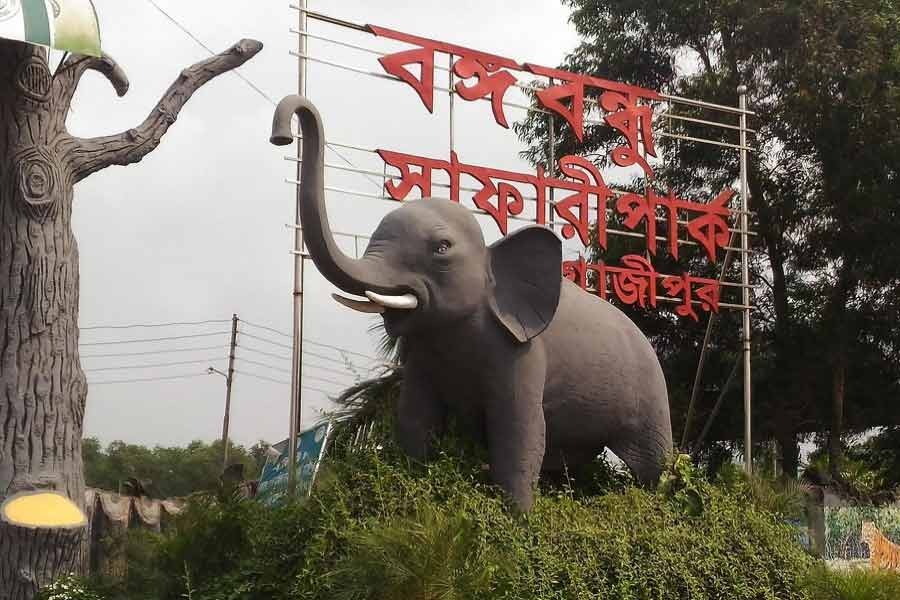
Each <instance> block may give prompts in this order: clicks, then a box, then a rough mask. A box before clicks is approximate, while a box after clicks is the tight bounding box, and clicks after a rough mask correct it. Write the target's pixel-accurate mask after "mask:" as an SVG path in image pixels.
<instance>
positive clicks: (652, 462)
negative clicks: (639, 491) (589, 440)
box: [609, 436, 670, 488]
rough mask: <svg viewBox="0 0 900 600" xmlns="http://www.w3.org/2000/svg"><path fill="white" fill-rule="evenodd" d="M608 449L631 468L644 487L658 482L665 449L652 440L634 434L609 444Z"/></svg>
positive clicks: (664, 460) (651, 486)
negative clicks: (620, 441) (627, 438)
mask: <svg viewBox="0 0 900 600" xmlns="http://www.w3.org/2000/svg"><path fill="white" fill-rule="evenodd" d="M609 449H610V450H612V451H613V452H614V453H615V454H616V456H618V457H619V458H620V459H622V462H624V463H625V465H626V466H627V467H628V468H629V469H630V470H631V472H632V473H633V474H634V477H635V479H637V481H638V483H639V484H640V485H641V486H642V487H645V488H655V487H656V485H657V484H658V483H659V476H660V475H661V474H662V471H663V467H664V466H665V462H666V452H667V451H670V450H666V449H665V448H664V447H663V446H662V445H661V444H656V443H654V442H653V441H652V440H647V439H643V438H641V437H640V436H634V437H632V439H631V440H629V441H627V442H624V443H616V444H611V445H610V446H609Z"/></svg>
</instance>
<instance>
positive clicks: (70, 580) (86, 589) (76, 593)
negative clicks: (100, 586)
mask: <svg viewBox="0 0 900 600" xmlns="http://www.w3.org/2000/svg"><path fill="white" fill-rule="evenodd" d="M35 600H103V599H102V598H101V596H100V595H99V594H97V592H95V591H94V590H93V589H92V587H91V585H90V584H89V583H88V582H86V581H85V580H84V579H82V578H80V577H76V576H74V575H68V576H65V577H61V578H59V579H57V580H56V581H54V582H53V583H51V584H50V585H48V586H45V587H44V588H43V589H42V590H41V591H40V592H38V594H37V596H35Z"/></svg>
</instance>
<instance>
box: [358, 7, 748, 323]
mask: <svg viewBox="0 0 900 600" xmlns="http://www.w3.org/2000/svg"><path fill="white" fill-rule="evenodd" d="M367 28H368V29H369V30H370V31H371V32H372V33H373V34H375V35H376V36H379V37H385V38H390V39H393V40H397V41H400V42H405V43H407V44H411V45H413V46H415V48H413V49H411V50H404V51H401V52H396V53H393V54H388V55H386V56H383V57H382V58H380V59H379V62H380V63H381V65H382V67H383V68H384V70H385V72H387V73H388V74H390V75H393V76H394V77H397V78H398V79H400V80H401V81H403V82H404V83H406V84H407V85H409V86H410V87H411V88H412V89H413V90H415V92H416V94H418V96H419V98H420V99H421V100H422V103H423V104H424V105H425V107H426V108H427V109H428V111H429V112H433V111H434V71H435V54H436V53H438V52H440V53H444V54H447V55H449V56H451V57H452V59H453V62H452V64H451V67H450V68H451V70H452V72H453V73H454V74H455V75H456V76H457V77H459V78H460V79H461V80H462V81H459V82H457V83H456V84H455V86H454V89H455V91H456V92H457V94H458V95H459V97H461V98H462V99H463V100H467V101H474V100H481V99H487V98H490V102H491V109H492V112H493V116H494V120H495V121H496V122H497V123H498V124H499V125H501V126H503V127H507V128H508V127H509V122H508V120H507V117H506V114H505V113H504V107H503V102H504V97H505V95H506V93H507V91H509V88H510V87H513V86H515V85H517V84H518V83H519V80H518V78H517V77H516V75H515V74H514V73H516V72H522V73H531V74H533V75H538V76H542V77H546V78H548V79H549V83H548V84H547V85H546V86H543V87H540V88H535V97H536V98H537V101H538V102H539V103H540V105H541V106H542V107H543V108H544V109H545V110H547V111H549V112H551V113H553V114H556V115H559V116H560V117H562V118H563V119H564V120H565V121H566V123H568V124H569V126H570V127H571V128H572V131H573V132H574V134H575V136H576V137H577V138H578V139H579V140H583V139H584V113H585V95H586V90H589V89H596V90H599V92H598V93H595V94H593V95H594V96H598V101H597V104H598V108H599V109H601V112H602V114H603V120H604V122H605V123H606V124H607V125H609V126H610V127H612V128H613V129H615V130H616V131H618V132H619V133H620V134H621V135H622V137H623V138H624V139H623V144H622V145H621V146H617V147H615V148H613V149H612V151H611V152H610V158H611V160H612V162H613V163H614V164H616V165H618V166H620V167H631V166H634V165H637V166H639V167H640V168H641V170H642V171H643V172H644V174H645V175H646V177H647V178H648V179H652V178H653V177H654V173H653V168H652V167H651V165H650V164H649V163H648V162H647V158H646V157H647V156H652V157H656V156H657V153H656V147H655V144H654V141H653V130H652V117H653V109H652V107H651V105H650V104H649V102H652V101H659V100H661V99H662V98H661V96H660V95H659V94H658V93H657V92H655V91H653V90H648V89H644V88H641V87H637V86H632V85H626V84H623V83H618V82H614V81H608V80H605V79H600V78H597V77H591V76H588V75H580V74H576V73H570V72H568V71H563V70H560V69H551V68H548V67H542V66H540V65H535V64H531V63H519V62H517V61H515V60H513V59H510V58H506V57H502V56H497V55H494V54H489V53H486V52H481V51H479V50H472V49H470V48H465V47H463V46H457V45H454V44H448V43H445V42H440V41H436V40H431V39H428V38H423V37H418V36H414V35H410V34H407V33H403V32H399V31H394V30H392V29H387V28H384V27H378V26H375V25H368V26H367ZM415 71H417V72H418V74H416V73H415ZM473 80H474V81H473ZM641 149H643V153H642V152H641ZM378 154H379V155H380V156H381V158H382V160H383V161H384V162H385V164H387V165H390V166H392V167H395V168H396V169H397V170H398V171H399V175H397V176H393V177H391V178H390V179H389V180H388V181H387V182H386V184H385V190H386V191H387V194H388V195H389V196H390V197H391V198H393V199H394V200H400V201H402V200H405V199H407V198H408V197H409V196H410V194H411V193H412V192H413V190H414V189H415V190H417V191H418V194H419V195H420V196H421V197H428V196H431V195H432V178H433V175H434V173H435V172H436V171H440V172H443V173H444V174H446V176H447V177H449V181H450V199H451V200H453V201H455V202H459V201H460V191H461V189H462V184H461V179H462V177H463V176H466V177H468V178H470V179H472V180H474V181H476V182H477V183H476V188H475V194H474V196H473V198H472V201H473V202H474V204H475V206H476V207H477V208H479V209H480V210H482V211H484V212H485V213H487V214H488V215H489V216H490V217H491V218H492V219H493V220H494V222H495V223H496V224H497V227H498V228H499V230H500V232H501V233H503V234H504V235H505V234H506V233H507V231H508V227H509V219H510V218H511V217H517V218H527V219H529V220H532V219H533V221H534V222H535V223H537V224H541V225H544V224H547V222H548V217H552V218H553V219H554V220H555V219H556V218H557V217H558V218H559V219H560V220H561V221H562V222H564V225H563V227H562V235H563V237H564V238H565V239H573V238H574V237H575V236H578V239H579V240H580V241H581V243H582V244H584V245H585V246H587V245H589V243H590V239H591V233H594V234H595V236H596V239H597V242H598V244H599V245H600V247H602V248H603V249H606V247H607V215H608V211H615V212H617V213H618V214H620V215H622V216H623V217H624V219H623V224H624V226H625V227H626V228H628V229H630V230H635V229H637V228H638V227H639V226H641V225H643V227H644V231H645V235H644V237H645V239H646V244H647V253H648V258H649V257H650V256H656V254H657V250H658V247H657V246H658V241H659V239H660V236H658V235H657V221H658V220H662V221H664V223H665V233H666V237H665V238H663V240H664V241H665V242H666V248H667V250H668V253H669V254H670V255H671V256H672V257H674V258H678V245H679V241H680V238H679V232H680V229H681V227H680V225H682V224H684V226H685V227H684V230H685V231H686V234H687V237H689V238H690V239H691V240H692V241H693V242H695V243H697V244H698V245H699V246H701V247H702V248H703V249H704V251H705V252H706V255H707V256H708V258H709V259H710V260H711V261H713V262H716V261H717V260H718V251H719V249H722V248H724V247H726V246H727V244H728V242H729V238H730V232H729V227H728V222H729V219H730V218H731V216H732V212H731V210H729V208H728V203H729V201H730V200H731V199H732V197H733V196H734V195H735V192H734V190H732V189H725V190H722V191H721V192H720V193H719V194H717V195H716V196H715V197H714V198H712V199H711V200H710V201H708V202H697V201H694V200H688V199H684V198H680V197H678V196H677V195H676V194H675V193H674V192H672V191H671V190H670V191H669V192H668V193H667V194H666V195H664V196H660V195H659V194H657V192H655V191H654V190H653V189H651V188H650V187H649V186H648V187H647V190H646V191H645V193H644V194H637V193H624V194H621V193H619V194H617V193H615V192H613V191H612V190H611V189H610V188H609V187H608V186H607V184H606V182H605V181H604V179H603V176H602V175H601V173H600V171H599V170H598V169H597V167H596V165H594V164H593V163H592V162H590V161H589V160H587V159H584V158H582V157H579V156H572V155H570V156H564V157H563V158H561V159H559V162H558V171H559V175H558V176H552V175H548V174H547V173H546V172H545V170H544V168H543V167H540V166H539V167H538V168H537V170H536V172H535V173H533V174H532V173H515V172H511V171H505V170H501V169H493V168H489V167H483V166H477V165H470V164H466V163H463V162H462V161H460V160H459V157H458V156H457V154H456V153H455V152H451V153H450V160H449V161H447V160H442V159H434V158H427V157H423V156H416V155H412V154H404V153H401V152H393V151H389V150H378ZM514 184H518V185H519V186H522V185H524V186H527V187H531V188H532V189H533V190H534V193H533V195H532V196H531V199H533V200H534V202H533V206H534V209H533V211H534V212H533V213H531V212H529V213H528V214H527V215H526V216H525V217H522V215H523V214H524V213H525V211H526V203H525V198H524V197H523V196H522V192H521V190H520V188H519V187H517V186H516V185H514ZM552 190H560V191H561V192H563V194H562V195H563V197H562V199H560V200H557V201H554V202H550V201H549V198H550V197H551V196H550V192H551V191H552ZM566 194H568V195H566ZM592 198H593V199H594V200H595V202H596V207H597V208H596V209H595V211H594V212H595V213H596V214H594V215H591V214H590V213H591V209H590V204H589V200H590V199H592ZM528 210H529V211H531V208H530V207H529V209H528ZM660 212H661V213H662V214H663V215H664V216H663V217H662V218H661V219H660V218H659V217H658V215H659V213H660ZM592 227H593V232H592V230H591V229H592ZM681 243H684V239H683V238H681ZM648 258H644V257H642V256H638V255H628V256H625V257H623V258H622V264H621V266H610V265H607V264H604V263H597V264H594V263H588V262H586V261H585V260H584V259H583V258H580V259H579V260H577V261H568V262H566V263H564V265H563V273H564V275H565V277H567V278H568V279H571V280H572V281H574V282H575V283H577V284H579V285H581V287H583V288H585V289H587V286H588V274H589V273H594V274H595V275H596V279H595V282H596V293H597V294H598V295H599V296H600V297H602V298H606V297H607V296H608V294H609V291H610V284H611V291H612V292H613V293H614V294H615V296H616V297H617V298H618V299H619V300H620V301H622V302H623V303H625V304H636V305H638V306H641V307H647V306H650V307H656V305H657V300H658V296H657V291H658V289H660V288H661V289H662V290H663V291H665V292H666V293H667V294H668V295H669V297H670V300H674V301H676V302H678V306H677V308H676V313H677V314H679V315H680V316H686V317H691V318H692V319H694V320H697V319H698V318H699V317H698V315H697V312H696V310H695V309H696V308H697V307H699V308H700V309H701V310H703V311H706V312H718V310H719V304H720V292H721V286H720V284H719V282H718V281H716V280H713V279H704V278H697V277H693V276H691V275H689V274H682V275H677V276H676V275H663V274H660V273H657V272H656V271H655V270H654V268H653V266H652V265H651V264H650V261H649V260H648Z"/></svg>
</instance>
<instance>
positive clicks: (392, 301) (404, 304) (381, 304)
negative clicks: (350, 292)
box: [331, 291, 419, 317]
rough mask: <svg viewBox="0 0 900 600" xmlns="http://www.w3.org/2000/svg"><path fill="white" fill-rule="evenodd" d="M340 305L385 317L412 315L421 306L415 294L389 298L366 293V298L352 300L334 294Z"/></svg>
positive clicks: (333, 296)
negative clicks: (397, 314) (398, 314)
mask: <svg viewBox="0 0 900 600" xmlns="http://www.w3.org/2000/svg"><path fill="white" fill-rule="evenodd" d="M331 297H332V298H334V299H335V300H336V301H337V302H338V303H339V304H343V305H344V306H346V307H347V308H351V309H353V310H355V311H358V312H362V313H369V314H380V315H384V316H385V317H387V316H389V315H392V314H395V313H400V314H411V313H412V312H413V311H414V310H416V308H418V306H419V299H418V298H417V297H416V296H415V295H414V294H401V295H399V296H388V295H384V294H377V293H375V292H370V291H366V297H365V298H350V297H348V296H343V295H341V294H332V295H331Z"/></svg>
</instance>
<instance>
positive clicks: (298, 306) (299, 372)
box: [288, 0, 307, 496]
mask: <svg viewBox="0 0 900 600" xmlns="http://www.w3.org/2000/svg"><path fill="white" fill-rule="evenodd" d="M297 8H298V9H299V13H300V16H299V19H300V20H299V23H298V25H299V27H300V30H299V31H300V34H299V37H300V39H299V42H298V44H299V46H298V50H299V51H300V62H299V64H298V68H297V93H298V94H300V95H301V96H305V95H306V59H305V58H304V57H305V56H306V46H307V44H306V41H307V40H306V24H307V19H306V0H300V1H299V2H298V3H297ZM302 160H303V142H302V140H298V141H297V182H298V185H297V186H296V190H297V195H296V216H295V219H294V340H293V344H292V346H293V355H292V357H291V358H292V361H291V410H290V424H289V428H288V495H289V496H293V495H294V491H295V490H296V486H297V436H298V435H299V432H300V407H301V397H300V394H301V392H300V390H301V387H300V386H301V385H302V383H303V229H302V228H301V224H300V203H301V202H302V196H301V194H300V185H299V181H300V179H301V177H300V170H301V168H302V162H301V161H302Z"/></svg>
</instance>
